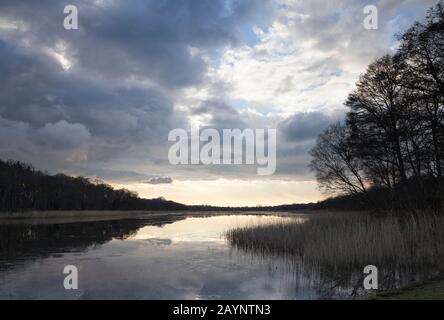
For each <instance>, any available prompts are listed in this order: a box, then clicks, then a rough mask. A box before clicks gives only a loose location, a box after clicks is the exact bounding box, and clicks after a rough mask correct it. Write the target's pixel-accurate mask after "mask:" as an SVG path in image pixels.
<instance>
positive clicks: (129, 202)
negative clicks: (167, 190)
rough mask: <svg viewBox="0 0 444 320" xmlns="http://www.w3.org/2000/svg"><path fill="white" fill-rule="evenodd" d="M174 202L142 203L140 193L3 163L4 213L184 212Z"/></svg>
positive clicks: (0, 196)
mask: <svg viewBox="0 0 444 320" xmlns="http://www.w3.org/2000/svg"><path fill="white" fill-rule="evenodd" d="M186 208H187V207H186V206H185V205H183V204H180V203H176V202H173V201H167V200H164V199H162V198H159V199H141V198H139V197H138V195H137V193H135V192H132V191H128V190H125V189H119V190H116V189H113V188H112V187H111V186H109V185H107V184H105V183H103V182H99V181H95V182H93V181H91V179H88V178H85V177H70V176H67V175H64V174H57V175H48V174H44V173H42V172H40V171H37V170H35V169H34V168H33V167H32V166H31V165H28V164H24V163H21V162H17V161H7V162H5V161H2V160H0V211H23V210H183V209H186Z"/></svg>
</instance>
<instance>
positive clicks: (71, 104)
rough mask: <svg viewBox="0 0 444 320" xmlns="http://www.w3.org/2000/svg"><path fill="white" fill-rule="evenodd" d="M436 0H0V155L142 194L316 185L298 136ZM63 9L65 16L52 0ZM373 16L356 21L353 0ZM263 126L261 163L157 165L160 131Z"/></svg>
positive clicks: (163, 159) (233, 200) (330, 116)
mask: <svg viewBox="0 0 444 320" xmlns="http://www.w3.org/2000/svg"><path fill="white" fill-rule="evenodd" d="M435 3H436V1H435V0H385V1H384V0H380V1H370V0H365V1H361V0H332V1H323V0H311V1H304V0H274V1H271V0H238V1H236V0H132V1H124V0H79V1H74V0H70V1H69V2H66V3H65V1H59V0H40V1H30V0H29V1H15V0H0V138H1V139H0V159H3V160H6V159H14V160H19V161H24V162H27V163H31V164H33V165H34V166H35V167H36V168H37V169H40V170H43V171H48V172H49V173H57V172H63V173H66V174H69V175H74V176H77V175H83V176H88V177H91V178H93V179H100V180H103V181H105V182H106V183H109V184H111V185H112V186H115V187H119V188H120V187H122V188H127V189H130V190H133V191H136V192H138V194H139V196H141V197H144V198H155V197H160V196H163V197H165V198H167V199H170V200H174V201H178V202H182V203H185V204H210V205H224V206H241V205H242V206H243V205H248V206H256V205H276V204H284V203H286V204H287V203H305V202H312V201H318V200H320V199H323V198H324V197H326V195H324V194H321V193H320V191H319V190H318V189H317V184H316V179H315V176H314V173H313V172H310V169H309V167H308V165H309V162H310V156H309V153H308V152H309V150H310V149H311V148H312V147H313V146H314V143H315V141H316V137H317V135H318V134H319V133H321V132H322V131H323V130H324V129H325V128H326V127H327V126H328V125H329V124H331V123H335V122H337V121H341V120H342V119H343V118H344V115H345V112H346V109H345V107H344V106H343V103H344V101H345V99H346V97H347V95H348V94H349V93H350V92H351V91H352V90H353V88H354V84H355V83H356V81H357V80H358V79H359V76H360V74H362V73H363V72H365V69H366V67H367V65H368V64H369V63H371V62H372V61H374V59H376V58H378V57H380V56H382V55H384V54H387V53H390V52H393V51H394V50H395V49H396V46H397V37H396V35H398V34H400V33H401V32H402V31H403V30H405V29H406V28H408V27H409V26H410V25H411V24H412V23H413V22H414V21H416V20H419V21H421V20H422V19H424V17H425V15H426V11H427V9H428V8H429V7H431V6H433V5H434V4H435ZM68 4H72V5H75V6H76V7H77V8H78V29H77V30H66V29H65V28H64V25H63V21H64V19H65V16H66V15H65V14H64V13H63V9H64V7H65V6H66V5H68ZM369 4H371V5H375V6H376V8H377V9H378V29H377V30H368V29H366V28H364V25H363V21H364V19H365V17H366V15H365V14H364V12H363V11H364V7H365V6H366V5H369ZM191 126H200V127H202V128H203V127H207V128H215V129H217V130H223V129H234V128H240V129H246V128H252V129H276V131H277V141H276V145H277V152H276V160H277V167H276V172H275V173H274V174H273V175H270V176H258V175H257V173H256V167H255V166H252V165H172V164H171V163H170V162H169V160H168V150H169V148H171V145H172V142H171V141H168V134H169V132H170V131H171V130H173V129H177V128H183V129H185V130H189V128H191Z"/></svg>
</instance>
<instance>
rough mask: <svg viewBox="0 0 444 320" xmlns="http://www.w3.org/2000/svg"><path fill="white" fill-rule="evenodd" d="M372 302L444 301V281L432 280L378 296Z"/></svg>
mask: <svg viewBox="0 0 444 320" xmlns="http://www.w3.org/2000/svg"><path fill="white" fill-rule="evenodd" d="M371 299H372V300H444V280H431V281H426V282H419V283H415V284H412V285H408V286H405V287H403V288H400V289H397V290H389V291H386V292H382V293H379V294H377V295H376V296H374V297H372V298H371Z"/></svg>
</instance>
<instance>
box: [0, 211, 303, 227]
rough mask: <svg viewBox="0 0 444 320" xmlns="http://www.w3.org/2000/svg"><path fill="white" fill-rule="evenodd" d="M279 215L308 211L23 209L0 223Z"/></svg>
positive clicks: (1, 216) (5, 215) (2, 214)
mask: <svg viewBox="0 0 444 320" xmlns="http://www.w3.org/2000/svg"><path fill="white" fill-rule="evenodd" d="M242 214H248V215H280V216H296V215H305V214H309V213H308V212H304V211H301V212H289V211H286V212H278V211H276V212H274V211H266V212H262V211H143V210H134V211H122V210H116V211H101V210H84V211H80V210H60V211H57V210H52V211H23V212H0V224H18V223H31V224H52V223H69V222H94V221H108V220H121V219H158V218H162V217H165V218H167V217H185V216H189V217H199V216H214V215H242Z"/></svg>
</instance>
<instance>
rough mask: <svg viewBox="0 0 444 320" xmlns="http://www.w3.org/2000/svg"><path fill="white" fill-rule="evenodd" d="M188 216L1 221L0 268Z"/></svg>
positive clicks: (108, 239)
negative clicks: (28, 221)
mask: <svg viewBox="0 0 444 320" xmlns="http://www.w3.org/2000/svg"><path fill="white" fill-rule="evenodd" d="M182 219H185V216H179V215H177V216H159V217H153V218H149V219H122V220H109V221H94V222H73V223H58V224H0V270H1V269H3V270H4V269H7V268H8V265H15V264H17V263H20V262H23V261H26V260H27V259H36V258H46V257H48V256H50V255H55V254H61V253H64V252H81V251H84V250H86V249H87V248H88V247H90V246H95V245H101V244H104V243H106V242H108V241H111V240H112V239H119V240H124V239H127V238H128V237H130V236H132V235H134V234H135V233H136V232H137V231H138V230H139V229H140V228H141V227H144V226H147V225H154V226H159V227H161V226H163V225H165V224H169V223H173V222H175V221H177V220H182Z"/></svg>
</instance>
